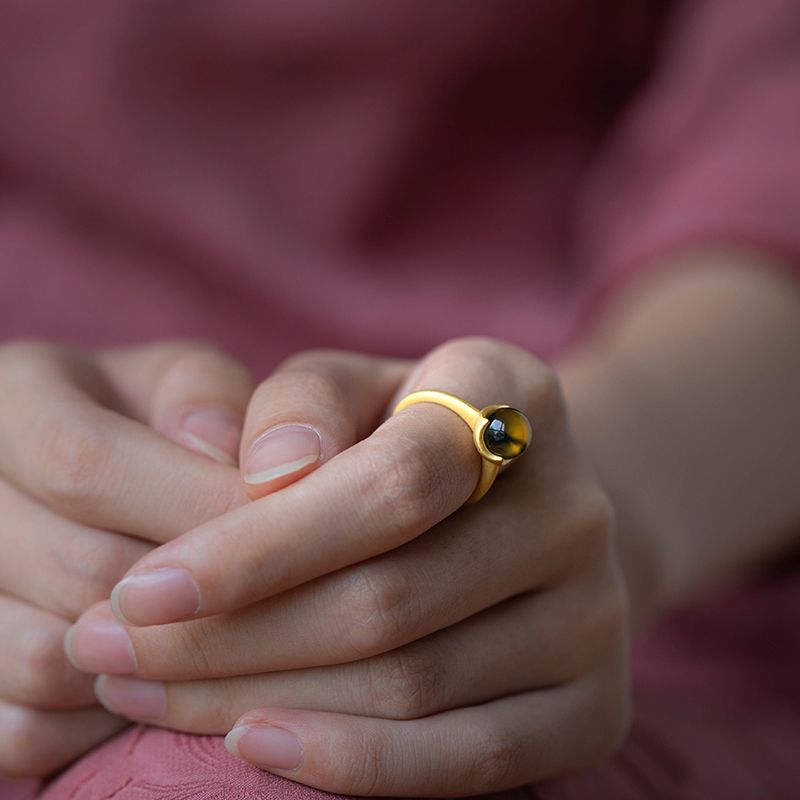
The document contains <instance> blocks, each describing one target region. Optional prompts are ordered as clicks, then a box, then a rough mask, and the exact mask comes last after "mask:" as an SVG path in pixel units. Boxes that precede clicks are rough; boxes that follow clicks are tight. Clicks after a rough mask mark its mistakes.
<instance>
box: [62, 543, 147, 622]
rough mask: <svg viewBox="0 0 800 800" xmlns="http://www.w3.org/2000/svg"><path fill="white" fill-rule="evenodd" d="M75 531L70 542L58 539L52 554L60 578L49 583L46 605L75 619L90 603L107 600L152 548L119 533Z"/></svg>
mask: <svg viewBox="0 0 800 800" xmlns="http://www.w3.org/2000/svg"><path fill="white" fill-rule="evenodd" d="M89 534H90V535H86V532H84V531H82V530H77V531H74V535H73V536H72V537H71V538H70V541H69V546H68V547H63V548H59V547H57V546H55V543H54V544H53V546H52V547H51V548H50V554H51V556H52V560H53V562H54V566H56V568H57V570H58V572H59V573H60V575H61V578H60V579H59V580H58V581H53V582H52V583H49V584H48V602H47V607H48V608H52V609H54V610H56V611H57V612H58V613H59V614H61V615H62V616H65V617H67V618H68V619H76V618H77V617H78V616H80V615H81V614H82V613H83V612H84V611H85V610H86V609H87V608H88V607H89V606H91V605H94V604H95V603H99V602H100V601H101V600H105V599H106V598H108V596H109V595H110V594H111V590H112V589H113V588H114V586H115V585H116V583H117V582H118V581H119V580H120V579H121V578H122V577H123V576H124V574H125V573H126V572H127V570H128V569H129V568H130V567H131V566H132V565H133V564H134V563H135V562H136V561H137V560H138V559H139V558H140V557H141V556H143V555H144V554H145V552H147V550H148V549H149V548H148V547H147V546H146V545H144V544H143V543H141V542H139V541H137V540H134V539H131V538H128V537H126V536H120V535H116V534H110V535H109V534H104V533H103V532H97V531H91V532H89Z"/></svg>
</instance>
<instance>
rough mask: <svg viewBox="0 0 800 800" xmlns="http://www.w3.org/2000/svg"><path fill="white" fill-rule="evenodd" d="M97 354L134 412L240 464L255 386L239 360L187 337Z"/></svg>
mask: <svg viewBox="0 0 800 800" xmlns="http://www.w3.org/2000/svg"><path fill="white" fill-rule="evenodd" d="M95 357H96V360H97V363H98V364H99V365H100V367H101V369H102V370H103V372H104V374H105V375H106V376H107V377H108V379H109V381H110V382H111V384H112V385H113V386H114V387H115V389H116V390H117V392H118V393H119V395H120V396H121V397H122V398H123V399H124V401H125V404H126V407H127V409H128V410H129V413H130V415H131V416H133V417H134V418H136V419H139V420H142V421H144V422H146V423H147V424H148V425H151V426H152V427H153V428H154V429H155V430H157V431H158V432H159V433H163V434H164V435H165V436H168V437H170V438H171V439H174V440H175V441H176V442H179V443H180V444H182V445H185V446H186V447H188V448H190V449H192V450H195V451H197V452H199V453H202V454H204V455H206V456H208V457H209V458H213V459H214V460H215V461H219V462H220V463H221V464H227V465H233V466H235V465H236V464H237V463H238V455H239V442H240V439H241V435H242V425H243V420H244V413H245V409H246V408H247V403H248V401H249V400H250V397H251V395H252V393H253V389H254V387H255V381H254V379H253V375H252V373H251V372H250V370H249V369H248V368H247V367H246V366H244V364H242V363H241V362H240V361H238V360H236V359H235V358H233V357H232V356H230V355H228V354H227V353H224V352H222V351H221V350H219V349H218V348H216V347H214V346H212V345H209V344H207V343H202V342H193V341H188V340H187V341H184V340H180V341H173V342H166V343H158V344H152V345H146V346H144V347H141V346H139V347H128V348H114V349H104V350H98V351H97V352H96V353H95Z"/></svg>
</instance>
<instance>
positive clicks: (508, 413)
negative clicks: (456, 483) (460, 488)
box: [392, 389, 531, 505]
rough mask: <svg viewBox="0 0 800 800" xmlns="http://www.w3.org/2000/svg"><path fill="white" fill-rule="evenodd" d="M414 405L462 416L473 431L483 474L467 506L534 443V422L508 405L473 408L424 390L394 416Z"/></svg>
mask: <svg viewBox="0 0 800 800" xmlns="http://www.w3.org/2000/svg"><path fill="white" fill-rule="evenodd" d="M414 403H436V404H437V405H440V406H444V407H445V408H449V409H450V410H451V411H453V412H455V413H456V414H458V416H459V417H461V419H463V420H464V422H466V423H467V425H469V426H470V428H472V440H473V441H474V442H475V447H476V448H477V449H478V452H479V453H480V455H481V475H480V478H478V485H477V486H476V487H475V491H473V493H472V494H471V495H470V496H469V498H468V499H467V502H466V503H465V505H468V504H470V503H477V502H478V500H480V499H481V498H482V497H483V496H484V495H485V494H486V492H488V491H489V489H490V488H491V486H492V484H493V483H494V479H495V478H496V477H497V473H498V472H499V470H500V467H501V466H502V465H503V464H508V463H509V462H511V461H514V460H515V459H517V458H519V457H520V456H521V455H522V454H523V453H524V452H525V451H526V450H527V449H528V445H529V444H530V443H531V423H530V421H529V420H528V418H527V417H526V416H525V415H524V414H523V413H522V412H521V411H518V410H517V409H516V408H512V407H511V406H505V405H495V406H486V407H484V408H481V409H477V408H475V406H471V405H470V404H469V403H468V402H466V400H462V399H461V398H460V397H456V396H455V395H454V394H449V393H448V392H439V391H436V390H434V389H423V390H422V391H420V392H412V393H411V394H407V395H406V396H405V397H404V398H403V399H402V400H401V401H400V402H399V403H398V404H397V405H396V406H395V408H394V411H393V412H392V415H394V414H397V413H398V412H399V411H402V410H403V409H404V408H408V406H410V405H413V404H414Z"/></svg>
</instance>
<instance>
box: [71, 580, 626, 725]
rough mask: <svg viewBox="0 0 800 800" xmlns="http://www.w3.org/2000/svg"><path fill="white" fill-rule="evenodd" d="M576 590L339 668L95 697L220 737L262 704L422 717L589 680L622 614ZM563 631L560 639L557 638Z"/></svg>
mask: <svg viewBox="0 0 800 800" xmlns="http://www.w3.org/2000/svg"><path fill="white" fill-rule="evenodd" d="M595 582H597V581H595ZM585 588H586V587H584V586H581V587H580V589H579V590H576V589H574V588H573V587H570V588H569V590H567V589H562V590H561V591H555V592H553V593H545V594H542V595H531V594H527V595H523V596H521V597H517V598H514V599H512V600H509V601H507V602H506V603H503V604H501V605H499V606H496V607H495V608H492V609H489V610H488V611H485V612H483V613H481V614H478V615H476V616H474V617H472V618H471V619H469V620H466V621H465V622H462V623H460V624H458V625H454V626H452V627H450V628H446V629H445V630H443V631H439V632H437V633H435V634H431V635H430V636H427V637H425V638H424V639H420V640H418V641H416V642H413V643H411V644H409V645H406V646H405V647H401V648H398V649H397V650H392V651H391V652H389V653H383V654H381V655H378V656H373V657H372V658H369V659H364V660H361V661H355V662H351V663H348V664H337V665H334V666H330V667H316V668H306V669H296V670H291V671H287V672H271V673H266V674H258V675H248V676H243V677H236V678H227V679H217V680H188V681H171V682H160V681H153V680H142V679H140V678H132V677H119V676H109V675H105V676H103V677H102V680H101V681H99V682H98V684H97V693H98V698H99V699H100V701H101V702H102V703H103V705H104V706H105V707H106V708H108V709H109V710H110V711H113V712H115V713H118V714H121V715H123V716H126V717H129V718H131V719H135V720H138V721H142V722H147V723H150V724H157V725H161V726H164V727H168V728H176V729H178V730H188V731H191V732H193V733H203V734H209V733H220V732H223V729H224V730H228V729H229V727H230V725H231V724H232V723H233V721H234V720H235V719H236V718H237V717H239V716H240V715H241V714H243V713H244V712H245V711H246V710H247V709H250V708H253V707H255V706H259V705H265V704H266V705H269V706H278V707H281V706H291V707H293V708H307V709H314V710H317V711H331V712H339V713H347V714H359V715H363V716H370V717H383V718H389V719H414V718H418V717H424V716H429V715H431V714H435V713H439V712H441V711H445V710H447V709H451V708H458V707H461V706H467V705H474V704H476V703H481V702H486V701H488V700H492V699H494V698H497V697H502V696H505V695H508V694H512V693H517V692H521V691H527V690H529V689H533V688H541V687H548V686H554V685H558V684H564V683H567V682H570V681H574V680H577V679H578V678H580V677H581V676H583V675H586V674H588V673H590V672H591V671H593V670H594V669H595V667H596V666H597V665H598V664H599V663H600V662H601V660H602V659H603V658H604V657H605V656H606V654H607V652H608V651H609V649H610V647H612V646H613V647H616V646H617V643H618V642H619V640H620V636H621V632H622V630H623V628H624V622H623V619H624V614H623V612H622V610H621V606H620V605H617V606H615V605H614V604H613V603H612V601H611V600H610V599H606V598H607V596H608V594H609V593H608V592H607V591H606V590H605V587H604V590H603V591H602V592H601V591H598V593H597V598H598V600H597V601H596V602H595V604H594V606H593V607H592V609H591V610H589V611H588V612H587V609H586V603H585V598H586V596H587V594H586V593H585ZM588 588H590V589H595V588H596V587H594V586H590V587H588ZM597 588H598V589H599V587H597ZM564 626H569V630H570V636H569V637H567V636H564V635H563V634H562V631H563V629H564ZM76 638H77V637H76ZM204 652H205V651H204ZM139 672H140V674H141V672H142V670H141V669H140V670H139Z"/></svg>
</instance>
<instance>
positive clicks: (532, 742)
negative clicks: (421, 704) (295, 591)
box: [226, 673, 629, 797]
mask: <svg viewBox="0 0 800 800" xmlns="http://www.w3.org/2000/svg"><path fill="white" fill-rule="evenodd" d="M628 717H629V707H628V700H627V690H626V689H625V687H624V686H621V685H620V681H618V680H613V681H611V682H609V681H608V676H607V675H606V674H604V673H598V674H596V675H593V676H591V679H587V680H584V681H581V682H578V683H572V684H568V685H567V686H562V687H557V688H554V689H546V690H542V691H534V692H526V693H523V694H517V695H511V696H510V697H506V698H503V699H500V700H494V701H492V702H489V703H485V704H482V705H474V706H469V707H467V708H459V709H456V710H453V711H445V712H443V713H441V714H436V715H433V716H430V717H424V718H422V719H417V720H399V721H398V720H382V719H377V718H371V717H362V716H351V715H345V714H331V713H328V712H319V711H301V710H294V709H293V710H287V709H284V708H273V707H269V708H263V709H259V710H257V711H253V712H250V713H248V714H247V715H245V717H244V718H243V719H241V720H240V721H239V723H238V724H237V726H236V727H235V728H234V729H233V730H232V731H231V732H230V733H229V734H228V737H227V738H226V746H227V747H228V749H229V750H230V751H231V752H232V753H233V754H234V755H238V756H239V757H241V758H244V759H245V760H247V761H249V762H250V763H252V764H255V765H256V766H258V767H260V768H262V769H267V770H269V771H270V772H274V773H277V774H278V775H282V776H284V777H287V778H290V779H291V780H293V781H297V782H299V783H304V784H307V785H310V786H314V787H316V788H318V789H323V790H325V791H327V792H334V793H341V794H347V795H351V794H352V795H367V796H371V795H392V796H411V797H418V796H426V797H431V796H437V797H449V796H462V795H474V794H484V793H490V792H496V791H500V790H503V789H509V788H512V787H515V786H521V785H523V784H528V783H532V782H535V781H540V780H544V779H547V778H551V777H555V776H558V775H563V774H565V773H568V772H576V771H580V770H582V769H585V768H588V767H589V766H593V765H595V764H597V763H599V762H600V761H602V760H604V759H605V758H607V757H608V755H610V753H611V752H613V750H615V749H616V747H618V746H619V744H620V743H621V741H622V739H623V737H624V735H625V732H626V729H627V724H628Z"/></svg>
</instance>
